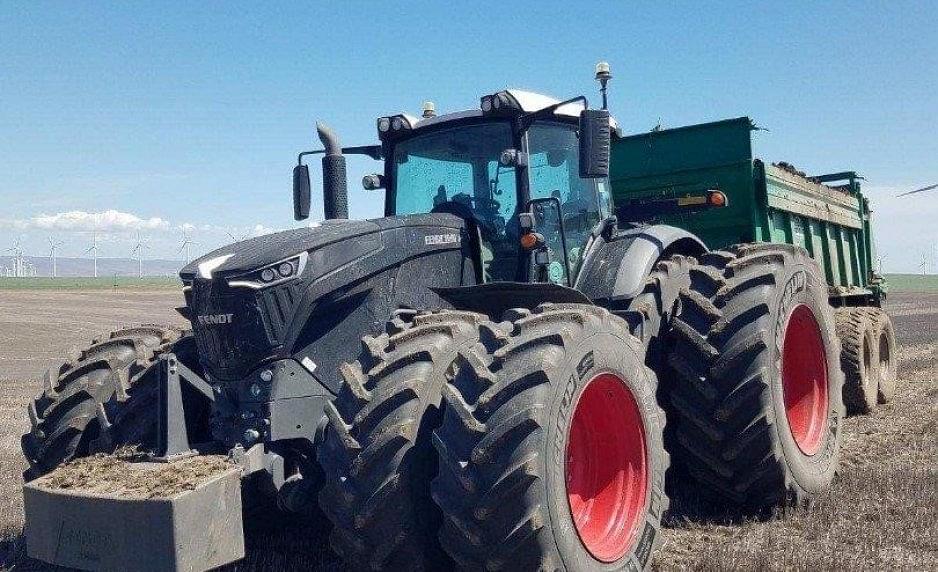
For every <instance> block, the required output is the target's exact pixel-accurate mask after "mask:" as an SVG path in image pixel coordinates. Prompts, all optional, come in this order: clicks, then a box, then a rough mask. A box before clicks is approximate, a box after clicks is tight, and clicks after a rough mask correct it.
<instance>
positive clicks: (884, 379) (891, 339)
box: [872, 308, 899, 403]
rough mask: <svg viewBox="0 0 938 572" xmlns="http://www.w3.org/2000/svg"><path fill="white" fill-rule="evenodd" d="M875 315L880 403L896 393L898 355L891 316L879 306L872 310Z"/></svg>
mask: <svg viewBox="0 0 938 572" xmlns="http://www.w3.org/2000/svg"><path fill="white" fill-rule="evenodd" d="M872 311H873V313H874V316H875V320H876V323H875V336H874V339H875V340H876V353H877V361H878V362H879V388H878V391H877V395H878V398H879V402H880V403H888V402H889V401H891V400H892V398H893V397H894V396H895V395H896V380H897V379H898V377H899V356H898V354H897V353H896V330H895V328H893V326H892V318H890V317H889V314H887V313H886V312H884V311H883V310H882V309H880V308H876V309H874V310H872Z"/></svg>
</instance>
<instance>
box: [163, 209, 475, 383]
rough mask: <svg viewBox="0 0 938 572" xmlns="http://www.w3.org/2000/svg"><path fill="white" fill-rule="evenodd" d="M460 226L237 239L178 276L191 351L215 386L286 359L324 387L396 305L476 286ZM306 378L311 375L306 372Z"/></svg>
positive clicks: (431, 302)
mask: <svg viewBox="0 0 938 572" xmlns="http://www.w3.org/2000/svg"><path fill="white" fill-rule="evenodd" d="M471 243H472V239H471V238H470V236H469V234H468V232H467V228H466V223H465V222H464V221H463V220H462V219H460V218H458V217H456V216H453V215H450V214H424V215H412V216H405V217H389V218H382V219H374V220H365V221H349V220H330V221H326V222H324V223H322V224H320V225H317V226H312V227H309V228H298V229H294V230H287V231H283V232H278V233H275V234H270V235H267V236H261V237H257V238H252V239H249V240H245V241H241V242H236V243H234V244H231V245H228V246H225V247H223V248H219V249H218V250H215V251H214V252H211V253H209V254H207V255H205V256H203V257H201V258H198V259H197V260H195V261H193V262H192V263H191V264H188V265H187V266H186V267H185V268H183V269H182V271H181V272H180V277H181V278H182V280H183V284H184V291H185V296H186V305H187V306H188V310H187V314H188V316H189V318H190V319H191V321H192V327H193V331H194V333H195V338H196V344H197V345H198V348H199V355H200V359H201V360H202V365H203V366H204V368H205V370H206V371H207V372H209V373H210V375H211V376H212V377H214V378H215V379H222V380H224V379H239V378H243V377H244V376H245V375H248V374H249V373H250V371H251V369H252V368H256V367H258V366H259V365H260V364H262V363H265V362H268V361H272V360H275V359H285V358H293V359H296V360H297V361H299V362H301V363H303V364H304V365H305V366H306V367H307V369H311V370H314V371H315V374H314V375H315V376H316V377H317V378H318V379H319V380H320V381H321V382H322V383H323V385H325V386H327V387H329V388H337V387H338V386H339V381H338V374H337V368H338V365H339V364H340V363H341V362H342V361H352V360H354V359H356V358H357V357H358V356H357V352H358V348H359V346H360V340H361V337H362V336H364V335H369V334H370V335H377V334H379V333H380V332H382V331H383V330H384V327H385V322H386V321H387V320H388V319H389V318H390V317H391V314H392V312H393V311H395V310H397V309H398V308H433V307H445V306H447V305H448V304H447V303H446V302H445V301H443V300H442V299H440V298H439V296H438V295H437V294H436V289H439V288H452V287H459V286H467V285H471V284H474V283H475V282H476V276H477V273H476V268H475V265H474V262H473V261H474V260H475V257H473V256H472V250H471V247H470V244H471ZM311 373H313V372H312V371H311Z"/></svg>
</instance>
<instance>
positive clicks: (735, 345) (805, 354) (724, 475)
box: [668, 244, 843, 512]
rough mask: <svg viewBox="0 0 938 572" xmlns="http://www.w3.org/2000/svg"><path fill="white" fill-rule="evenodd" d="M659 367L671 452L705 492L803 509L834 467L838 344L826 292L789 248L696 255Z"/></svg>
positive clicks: (816, 273)
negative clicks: (664, 381)
mask: <svg viewBox="0 0 938 572" xmlns="http://www.w3.org/2000/svg"><path fill="white" fill-rule="evenodd" d="M681 299H682V303H681V311H680V314H679V315H678V316H677V317H676V318H675V320H674V327H673V339H674V346H673V348H672V351H671V354H670V356H669V362H670V365H671V367H672V369H673V370H674V372H675V373H676V375H677V377H678V379H677V380H676V383H673V384H671V385H670V396H669V397H670V402H671V404H672V405H673V412H672V413H673V417H672V418H670V419H669V420H668V421H669V423H673V424H674V425H675V434H676V440H675V441H676V443H675V449H674V450H672V452H671V453H672V455H674V456H675V457H678V458H679V460H680V461H681V465H682V466H683V467H685V468H687V469H688V472H689V474H690V476H691V477H692V478H693V479H694V480H696V481H697V483H699V485H701V486H702V490H703V491H706V492H712V493H716V495H717V496H719V497H721V498H722V499H724V500H728V501H730V502H731V503H732V504H735V505H737V506H739V507H741V508H743V509H746V510H756V511H760V512H761V511H762V510H764V509H770V508H772V507H775V506H778V505H787V504H790V503H791V504H795V503H797V504H802V503H804V502H806V501H808V500H810V499H811V498H812V497H813V496H815V495H817V494H818V493H820V492H822V491H824V490H825V489H827V488H828V487H829V486H830V484H831V482H832V480H833V478H834V473H835V471H836V469H837V466H838V463H839V457H840V444H841V440H842V436H841V428H842V423H841V419H842V417H843V398H842V385H843V373H842V372H841V370H840V344H839V343H838V341H837V335H836V332H835V328H834V315H833V311H832V309H831V307H830V305H829V303H828V298H827V285H826V282H825V280H824V275H823V274H822V272H821V270H820V268H819V267H818V265H817V263H816V262H815V261H814V260H812V259H811V258H810V257H809V256H808V254H807V252H806V251H805V250H804V249H802V248H800V247H797V246H792V245H784V244H746V245H737V246H734V247H731V248H729V249H727V250H726V251H717V252H712V253H708V254H705V255H703V256H702V257H701V260H700V264H699V265H698V266H697V267H695V268H694V269H692V272H691V288H690V289H689V290H687V291H685V292H683V293H682V295H681Z"/></svg>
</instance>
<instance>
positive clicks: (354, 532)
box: [318, 311, 482, 570]
mask: <svg viewBox="0 0 938 572" xmlns="http://www.w3.org/2000/svg"><path fill="white" fill-rule="evenodd" d="M481 320H482V317H481V316H480V315H478V314H472V313H469V312H458V311H438V312H421V313H418V314H414V313H412V312H411V313H409V314H408V313H402V314H399V315H398V316H397V317H396V318H395V319H394V320H392V321H391V322H390V323H389V324H388V332H387V333H385V334H382V335H380V336H377V337H366V338H364V339H363V340H362V355H361V357H360V358H359V360H358V361H356V362H354V363H352V364H344V365H343V366H342V367H341V369H340V373H341V375H342V377H343V379H344V384H343V386H342V389H341V390H340V391H339V395H338V396H337V397H336V399H335V400H334V401H333V402H332V403H330V404H328V405H327V406H326V415H327V417H328V420H329V422H328V426H327V429H326V433H325V439H324V442H323V444H322V446H321V447H320V448H319V452H318V458H319V464H320V466H321V467H322V469H323V471H324V473H325V482H324V487H323V489H322V491H321V492H320V495H319V505H320V507H321V508H322V510H323V512H324V513H325V514H326V516H327V517H328V518H329V520H331V521H332V524H333V525H334V528H333V532H332V535H331V543H332V547H333V549H335V551H336V552H337V553H338V554H339V555H340V556H341V557H342V558H343V559H344V560H345V562H346V564H348V565H349V566H350V567H351V568H353V569H356V570H424V569H437V568H440V567H446V566H447V564H449V561H448V558H447V557H446V555H445V554H444V553H443V552H442V550H441V549H440V547H439V543H438V541H437V539H436V529H437V528H438V526H439V521H440V515H439V510H438V509H437V508H436V507H435V505H434V504H433V502H432V501H431V500H430V479H431V478H432V477H433V475H434V474H435V473H436V469H437V464H436V455H435V454H434V451H433V447H432V445H431V444H430V432H431V431H432V430H433V429H434V428H435V427H436V426H438V425H439V423H440V411H439V406H440V399H441V398H440V392H441V388H442V386H443V384H444V383H445V381H446V379H447V377H448V376H450V375H452V365H453V362H454V361H455V360H456V356H457V354H458V353H459V352H461V351H464V350H465V349H466V348H468V346H470V345H471V344H473V343H474V342H475V341H476V339H478V327H477V325H478V322H480V321H481Z"/></svg>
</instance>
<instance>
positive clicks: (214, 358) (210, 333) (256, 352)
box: [191, 279, 279, 379]
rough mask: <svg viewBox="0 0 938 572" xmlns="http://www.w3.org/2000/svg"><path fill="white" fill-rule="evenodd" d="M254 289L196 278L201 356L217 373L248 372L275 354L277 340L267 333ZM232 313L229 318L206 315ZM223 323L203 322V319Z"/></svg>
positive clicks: (195, 319) (228, 375)
mask: <svg viewBox="0 0 938 572" xmlns="http://www.w3.org/2000/svg"><path fill="white" fill-rule="evenodd" d="M259 302H260V300H259V296H258V294H257V292H256V291H255V290H249V289H246V288H228V286H227V285H226V284H222V283H217V282H215V281H210V280H199V279H196V280H195V282H194V283H193V285H192V290H191V314H192V329H193V333H194V334H195V341H196V345H197V346H198V348H199V357H200V360H201V362H202V365H203V367H205V368H206V369H207V370H208V371H209V372H210V373H211V374H212V375H213V376H214V377H217V378H221V379H235V378H239V377H242V376H244V375H247V374H248V373H249V372H250V370H251V369H253V368H254V367H256V366H257V364H258V363H260V362H261V361H262V360H264V359H265V358H267V357H269V356H271V355H272V354H273V351H274V349H275V348H276V346H277V345H278V343H279V342H278V340H277V339H276V338H274V337H272V336H270V335H268V331H269V328H268V327H267V326H266V325H265V322H264V318H263V314H262V312H261V309H260V307H259ZM227 314H231V318H230V322H228V321H227V320H226V319H222V320H218V319H212V318H209V319H208V320H204V321H203V320H200V316H201V317H205V316H222V315H227ZM206 321H207V322H212V321H215V322H219V321H220V322H222V323H204V322H206Z"/></svg>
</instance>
